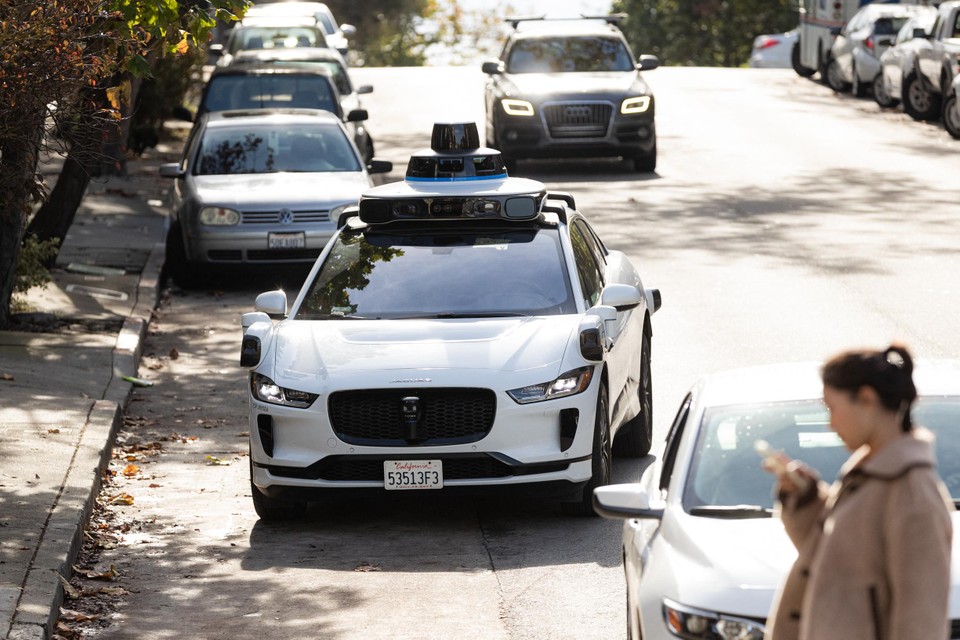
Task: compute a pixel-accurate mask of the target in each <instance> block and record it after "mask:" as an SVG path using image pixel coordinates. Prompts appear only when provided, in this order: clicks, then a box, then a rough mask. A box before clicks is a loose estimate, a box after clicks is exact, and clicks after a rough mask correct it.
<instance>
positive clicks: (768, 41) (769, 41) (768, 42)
mask: <svg viewBox="0 0 960 640" xmlns="http://www.w3.org/2000/svg"><path fill="white" fill-rule="evenodd" d="M778 44H780V41H779V40H777V39H776V38H771V37H770V36H766V37H765V38H764V39H763V40H761V41H760V42H759V44H757V49H761V50H762V49H769V48H770V47H775V46H777V45H778Z"/></svg>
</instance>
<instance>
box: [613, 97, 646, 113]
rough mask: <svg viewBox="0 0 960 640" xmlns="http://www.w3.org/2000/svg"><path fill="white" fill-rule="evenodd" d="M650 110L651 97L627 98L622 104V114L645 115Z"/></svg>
mask: <svg viewBox="0 0 960 640" xmlns="http://www.w3.org/2000/svg"><path fill="white" fill-rule="evenodd" d="M649 108H650V96H637V97H636V98H627V99H626V100H624V101H623V102H622V103H621V104H620V113H622V114H624V115H630V114H633V113H643V112H644V111H646V110H647V109H649Z"/></svg>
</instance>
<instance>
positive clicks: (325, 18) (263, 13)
mask: <svg viewBox="0 0 960 640" xmlns="http://www.w3.org/2000/svg"><path fill="white" fill-rule="evenodd" d="M257 18H271V19H277V20H284V19H290V18H311V19H313V20H315V21H316V23H317V25H318V26H319V27H321V28H322V29H323V31H324V34H326V40H327V44H329V46H331V47H333V48H335V49H336V50H337V51H339V52H340V54H341V55H343V56H346V55H347V52H348V50H349V49H350V43H349V39H350V38H352V37H353V36H354V35H355V34H356V33H357V28H356V27H354V26H353V25H352V24H337V19H336V18H335V17H334V16H333V12H332V11H330V7H328V6H327V5H326V4H324V3H323V2H299V1H289V0H288V1H287V2H266V3H261V4H255V5H253V6H252V7H250V8H249V9H247V11H246V13H244V14H243V19H244V21H245V22H246V21H249V20H250V19H257Z"/></svg>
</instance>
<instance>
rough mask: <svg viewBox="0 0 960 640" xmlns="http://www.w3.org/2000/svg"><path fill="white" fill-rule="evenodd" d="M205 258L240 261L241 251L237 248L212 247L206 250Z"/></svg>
mask: <svg viewBox="0 0 960 640" xmlns="http://www.w3.org/2000/svg"><path fill="white" fill-rule="evenodd" d="M207 258H208V259H209V260H210V261H211V262H240V261H241V260H243V252H242V251H240V250H239V249H214V250H212V251H207Z"/></svg>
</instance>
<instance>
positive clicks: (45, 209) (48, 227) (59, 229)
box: [27, 150, 91, 266]
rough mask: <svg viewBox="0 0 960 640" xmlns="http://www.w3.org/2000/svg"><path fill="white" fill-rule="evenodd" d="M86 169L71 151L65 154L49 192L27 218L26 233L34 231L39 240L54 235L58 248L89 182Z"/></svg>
mask: <svg viewBox="0 0 960 640" xmlns="http://www.w3.org/2000/svg"><path fill="white" fill-rule="evenodd" d="M90 171H91V168H90V167H85V166H83V165H82V164H81V163H80V161H79V160H78V159H77V157H76V155H75V154H74V153H73V151H72V150H71V151H70V152H69V153H67V158H66V160H64V162H63V168H62V169H61V170H60V176H59V177H58V178H57V182H56V184H55V185H54V187H53V191H51V192H50V197H49V198H48V199H47V202H46V204H44V205H43V206H42V207H40V210H39V211H37V215H35V216H34V217H33V220H31V221H30V226H29V227H27V233H33V234H36V236H37V240H39V241H41V242H42V241H45V240H52V239H53V238H56V239H57V246H58V247H59V246H60V245H61V244H63V239H64V238H65V237H66V236H67V231H68V230H69V229H70V225H72V224H73V218H74V216H76V214H77V209H78V208H79V207H80V202H81V201H82V200H83V196H84V194H85V193H86V192H87V185H88V184H90ZM48 266H49V265H48Z"/></svg>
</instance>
